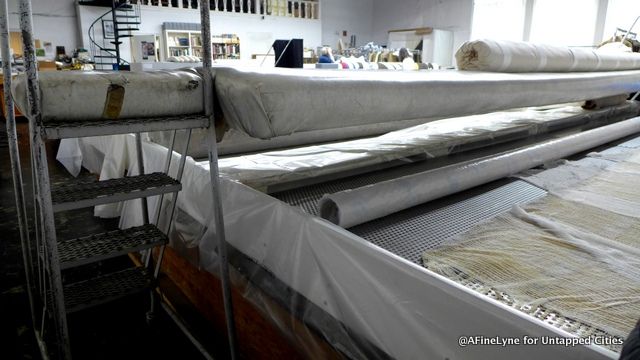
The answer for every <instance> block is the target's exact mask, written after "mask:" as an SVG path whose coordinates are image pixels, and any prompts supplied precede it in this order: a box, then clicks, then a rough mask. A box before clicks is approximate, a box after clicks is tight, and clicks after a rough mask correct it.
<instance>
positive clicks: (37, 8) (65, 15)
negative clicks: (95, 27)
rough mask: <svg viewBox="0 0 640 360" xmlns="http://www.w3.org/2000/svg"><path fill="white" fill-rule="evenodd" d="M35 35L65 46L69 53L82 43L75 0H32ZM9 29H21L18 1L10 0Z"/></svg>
mask: <svg viewBox="0 0 640 360" xmlns="http://www.w3.org/2000/svg"><path fill="white" fill-rule="evenodd" d="M31 3H32V5H31V6H32V8H33V27H34V29H33V30H34V37H35V38H36V39H40V40H42V41H43V42H51V43H52V45H53V46H54V51H55V46H64V47H65V50H66V51H67V54H71V52H72V51H73V49H75V48H76V47H78V45H79V44H80V36H79V34H78V31H77V28H78V26H77V17H76V9H75V2H74V0H32V1H31ZM9 13H10V16H9V29H10V31H20V22H19V17H18V4H17V1H9Z"/></svg>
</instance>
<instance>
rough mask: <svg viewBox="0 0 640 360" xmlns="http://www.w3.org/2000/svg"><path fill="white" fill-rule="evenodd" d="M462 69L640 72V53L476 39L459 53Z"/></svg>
mask: <svg viewBox="0 0 640 360" xmlns="http://www.w3.org/2000/svg"><path fill="white" fill-rule="evenodd" d="M455 57H456V62H457V65H458V68H459V69H460V70H471V71H491V72H509V73H518V72H530V73H532V72H593V71H616V70H634V69H640V54H638V53H626V52H610V51H598V50H592V49H583V48H570V47H561V46H551V45H545V44H535V43H529V42H521V41H507V40H502V41H500V40H489V39H482V40H474V41H467V42H466V43H464V44H463V45H462V46H461V47H460V48H459V49H458V51H457V52H456V55H455Z"/></svg>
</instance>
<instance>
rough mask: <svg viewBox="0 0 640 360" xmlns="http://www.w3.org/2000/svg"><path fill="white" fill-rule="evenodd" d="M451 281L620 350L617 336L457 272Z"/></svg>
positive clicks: (557, 326)
mask: <svg viewBox="0 0 640 360" xmlns="http://www.w3.org/2000/svg"><path fill="white" fill-rule="evenodd" d="M452 280H454V281H456V282H457V283H459V284H461V285H464V286H466V287H468V288H470V289H472V290H474V291H477V292H479V293H481V294H484V295H486V296H488V297H490V298H492V299H494V300H497V301H499V302H501V303H503V304H505V305H507V306H510V307H512V308H514V309H516V310H518V311H521V312H523V313H525V314H528V315H530V316H533V317H535V318H536V319H539V320H542V321H543V322H545V323H547V324H549V325H552V326H555V327H556V328H558V329H562V330H564V331H566V332H568V333H570V334H573V335H575V336H577V337H580V338H591V339H592V340H594V343H596V344H597V343H598V341H596V340H599V341H600V342H602V341H603V339H609V341H611V340H613V339H615V341H611V343H603V344H602V346H603V347H605V348H607V349H609V350H612V351H615V352H620V351H621V350H622V345H620V344H621V343H622V342H623V341H624V339H623V338H621V337H619V336H613V335H611V334H609V333H608V332H607V331H605V330H603V329H600V328H598V327H595V326H592V325H589V324H585V323H584V322H581V321H577V320H574V319H572V318H569V317H566V316H563V315H562V314H561V313H559V312H557V311H554V310H550V309H547V308H545V307H544V306H531V305H530V304H527V303H525V302H521V301H519V300H518V299H516V298H513V297H512V296H510V295H509V294H507V293H505V292H502V291H498V290H495V289H494V288H492V287H490V286H487V285H485V284H483V283H482V282H480V281H478V280H475V279H471V278H469V276H468V275H466V274H464V273H462V272H458V276H457V277H455V278H453V279H452Z"/></svg>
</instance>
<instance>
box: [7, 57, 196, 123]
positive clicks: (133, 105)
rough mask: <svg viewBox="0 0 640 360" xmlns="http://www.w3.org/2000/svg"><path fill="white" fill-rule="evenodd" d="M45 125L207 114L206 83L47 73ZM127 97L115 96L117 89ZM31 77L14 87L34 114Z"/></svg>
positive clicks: (182, 76)
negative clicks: (29, 95)
mask: <svg viewBox="0 0 640 360" xmlns="http://www.w3.org/2000/svg"><path fill="white" fill-rule="evenodd" d="M39 83H40V92H41V106H42V120H43V121H45V122H55V121H86V120H101V119H115V118H119V119H126V118H147V117H164V116H179V115H191V114H201V113H203V112H204V92H203V88H204V82H203V79H202V77H201V76H200V74H199V73H198V72H197V71H196V70H195V69H182V70H159V71H145V72H129V71H112V72H98V71H91V72H89V71H45V72H42V73H40V75H39ZM114 86H115V87H117V88H120V90H121V92H120V94H119V95H121V96H111V95H110V94H111V89H112V87H114ZM26 87H27V77H26V75H24V74H22V75H19V76H17V77H16V79H15V81H14V82H13V84H12V91H13V97H14V99H15V101H16V104H17V105H18V107H19V108H20V109H21V110H23V112H24V111H25V110H28V109H29V107H28V106H27V91H26Z"/></svg>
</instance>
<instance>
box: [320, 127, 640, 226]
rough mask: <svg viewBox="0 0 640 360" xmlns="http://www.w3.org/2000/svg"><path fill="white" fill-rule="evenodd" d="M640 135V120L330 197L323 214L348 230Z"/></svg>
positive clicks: (325, 200) (325, 199) (323, 203)
mask: <svg viewBox="0 0 640 360" xmlns="http://www.w3.org/2000/svg"><path fill="white" fill-rule="evenodd" d="M637 132H640V117H637V118H633V119H630V120H626V121H623V122H619V123H616V124H613V125H608V126H605V127H601V128H597V129H594V130H589V131H585V132H583V133H579V134H576V135H571V136H568V137H565V138H561V139H557V140H551V141H547V142H545V143H542V144H539V145H534V146H530V147H527V148H523V149H517V150H513V151H509V152H505V153H502V154H499V155H495V156H489V157H485V158H480V159H477V160H472V161H467V162H463V163H460V164H455V165H451V166H446V167H443V168H440V169H436V170H431V171H426V172H422V173H417V174H413V175H408V176H404V177H401V178H397V179H393V180H388V181H383V182H380V183H377V184H373V185H368V186H363V187H361V188H357V189H353V190H345V191H340V192H337V193H333V194H328V195H325V196H324V197H323V198H322V199H320V202H319V204H318V205H319V209H320V216H321V217H323V218H325V219H327V220H329V221H331V222H332V223H334V224H337V225H339V226H342V227H344V228H349V227H352V226H355V225H359V224H362V223H365V222H368V221H371V220H374V219H377V218H381V217H384V216H387V215H390V214H393V213H396V212H398V211H402V210H405V209H408V208H411V207H414V206H417V205H420V204H423V203H426V202H429V201H432V200H435V199H438V198H441V197H444V196H447V195H451V194H455V193H457V192H460V191H464V190H467V189H470V188H472V187H475V186H479V185H482V184H486V183H489V182H491V181H495V180H498V179H501V178H504V177H506V176H509V175H512V174H515V173H518V172H521V171H524V170H527V169H530V168H532V167H535V166H538V165H541V164H544V163H546V162H549V161H552V160H556V159H561V158H563V157H566V156H569V155H572V154H575V153H579V152H581V151H585V150H588V149H592V148H594V147H596V146H599V145H602V144H606V143H608V142H611V141H614V140H617V139H620V138H622V137H624V136H628V135H631V134H634V133H637Z"/></svg>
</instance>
